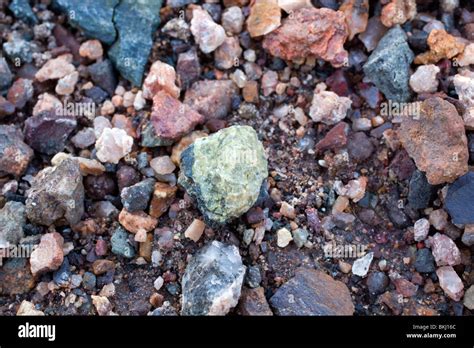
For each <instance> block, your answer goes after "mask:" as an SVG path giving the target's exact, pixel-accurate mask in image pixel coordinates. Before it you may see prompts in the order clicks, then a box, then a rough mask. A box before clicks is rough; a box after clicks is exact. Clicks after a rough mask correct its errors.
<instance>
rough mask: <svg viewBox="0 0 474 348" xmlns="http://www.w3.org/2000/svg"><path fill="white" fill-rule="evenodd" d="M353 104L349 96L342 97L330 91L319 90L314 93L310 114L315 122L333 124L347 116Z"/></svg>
mask: <svg viewBox="0 0 474 348" xmlns="http://www.w3.org/2000/svg"><path fill="white" fill-rule="evenodd" d="M351 104H352V101H351V100H350V99H349V98H347V97H340V96H338V95H337V94H336V93H334V92H330V91H319V92H317V93H315V94H314V95H313V101H312V103H311V109H310V111H309V116H311V119H312V120H313V121H314V122H322V123H324V124H327V125H333V124H336V123H338V122H339V121H341V120H343V119H344V118H345V117H346V115H347V110H349V109H350V107H351Z"/></svg>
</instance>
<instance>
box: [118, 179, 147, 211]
mask: <svg viewBox="0 0 474 348" xmlns="http://www.w3.org/2000/svg"><path fill="white" fill-rule="evenodd" d="M154 186H155V180H154V179H150V178H149V179H145V180H143V181H140V182H139V183H137V184H135V185H132V186H128V187H125V188H124V189H123V190H122V192H121V193H120V197H121V199H122V204H123V207H124V208H125V209H127V210H128V211H137V210H145V209H146V208H147V207H148V203H149V202H150V198H151V194H152V192H153V190H154Z"/></svg>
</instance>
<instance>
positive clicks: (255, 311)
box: [237, 287, 273, 316]
mask: <svg viewBox="0 0 474 348" xmlns="http://www.w3.org/2000/svg"><path fill="white" fill-rule="evenodd" d="M237 311H238V313H239V314H240V315H243V316H271V315H273V313H272V311H271V309H270V306H269V305H268V302H267V299H266V298H265V291H264V289H263V288H262V287H257V288H255V289H249V288H246V287H243V288H242V294H241V296H240V300H239V306H238V310H237Z"/></svg>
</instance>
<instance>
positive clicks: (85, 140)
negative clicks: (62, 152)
mask: <svg viewBox="0 0 474 348" xmlns="http://www.w3.org/2000/svg"><path fill="white" fill-rule="evenodd" d="M95 141H96V137H95V132H94V128H91V127H86V128H83V129H81V130H80V131H79V132H77V133H76V134H75V135H74V136H73V137H72V138H71V142H72V143H73V144H74V146H75V147H77V148H79V149H86V148H88V147H89V146H91V145H93V144H94V143H95Z"/></svg>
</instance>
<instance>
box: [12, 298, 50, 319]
mask: <svg viewBox="0 0 474 348" xmlns="http://www.w3.org/2000/svg"><path fill="white" fill-rule="evenodd" d="M16 315H17V316H23V315H26V316H44V313H43V312H42V311H40V310H37V309H36V307H35V305H34V303H32V302H30V301H27V300H23V301H22V302H21V304H20V307H19V308H18V311H17V312H16Z"/></svg>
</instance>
